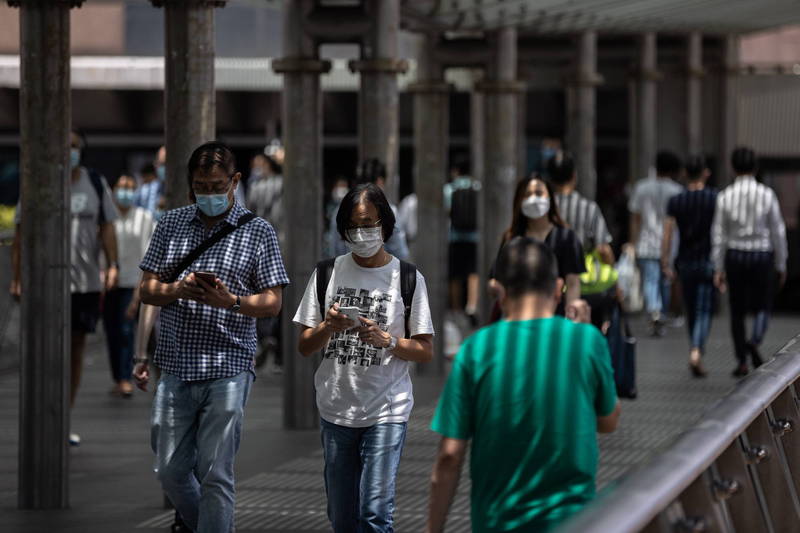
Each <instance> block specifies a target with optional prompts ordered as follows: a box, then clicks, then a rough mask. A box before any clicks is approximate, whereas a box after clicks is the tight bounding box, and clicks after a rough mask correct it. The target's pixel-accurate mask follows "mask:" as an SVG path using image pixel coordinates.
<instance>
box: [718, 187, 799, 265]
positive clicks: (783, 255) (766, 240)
mask: <svg viewBox="0 0 800 533" xmlns="http://www.w3.org/2000/svg"><path fill="white" fill-rule="evenodd" d="M711 245H712V248H711V259H712V261H713V262H714V268H715V269H716V270H718V271H722V270H724V263H725V252H726V250H740V251H745V252H769V251H771V252H774V253H775V268H776V269H777V270H778V271H779V272H785V271H786V259H787V256H788V249H787V248H788V247H787V243H786V225H785V224H784V222H783V217H782V216H781V208H780V205H779V204H778V197H777V196H776V195H775V192H774V191H773V190H772V189H770V188H769V187H767V186H766V185H763V184H761V183H758V182H757V181H756V179H755V178H754V177H753V176H740V177H738V178H737V179H736V181H735V182H733V183H732V184H731V185H729V186H728V187H726V188H725V189H724V190H723V191H722V192H721V193H719V195H718V196H717V207H716V210H715V212H714V222H713V223H712V225H711Z"/></svg>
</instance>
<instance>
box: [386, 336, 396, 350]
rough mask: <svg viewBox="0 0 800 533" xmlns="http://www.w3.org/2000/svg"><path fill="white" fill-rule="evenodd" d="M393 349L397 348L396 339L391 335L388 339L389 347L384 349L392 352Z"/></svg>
mask: <svg viewBox="0 0 800 533" xmlns="http://www.w3.org/2000/svg"><path fill="white" fill-rule="evenodd" d="M395 348H397V337H395V336H394V335H392V336H391V337H390V338H389V346H387V347H386V349H387V350H394V349H395Z"/></svg>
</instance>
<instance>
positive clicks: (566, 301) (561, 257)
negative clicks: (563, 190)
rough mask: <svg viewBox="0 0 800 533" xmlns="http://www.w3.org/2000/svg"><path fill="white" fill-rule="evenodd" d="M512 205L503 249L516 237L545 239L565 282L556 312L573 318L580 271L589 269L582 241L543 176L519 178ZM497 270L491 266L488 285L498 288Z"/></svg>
mask: <svg viewBox="0 0 800 533" xmlns="http://www.w3.org/2000/svg"><path fill="white" fill-rule="evenodd" d="M512 205H513V208H512V215H511V216H512V219H511V226H510V227H509V228H508V229H507V230H506V232H505V233H504V234H503V239H502V244H501V249H502V246H503V245H505V244H506V243H508V242H509V241H510V240H511V239H513V238H514V237H530V238H533V239H537V240H539V241H541V242H543V243H545V244H546V245H547V246H548V247H549V248H550V249H551V250H552V251H553V253H554V254H555V256H556V265H557V267H558V276H559V277H560V278H561V279H562V280H563V281H564V285H565V286H566V289H565V291H564V298H563V299H562V301H561V303H560V304H559V306H558V310H557V313H558V314H561V315H563V314H565V313H568V314H567V316H568V317H570V318H572V316H571V314H572V312H573V311H572V304H573V303H574V302H576V301H578V300H580V297H581V281H580V275H581V274H582V273H583V272H585V271H586V266H585V263H584V260H583V247H582V245H581V242H580V241H579V240H578V237H577V236H576V235H575V232H574V231H572V230H571V229H570V228H568V227H567V225H566V223H565V222H564V220H563V219H562V218H561V215H560V214H559V212H558V205H557V204H556V200H555V195H554V194H553V193H552V190H551V188H550V185H549V184H548V183H547V182H545V181H544V180H543V179H542V178H540V177H538V176H536V175H534V176H530V177H528V178H524V179H522V180H520V181H519V183H517V187H516V190H515V191H514V201H513V204H512ZM494 270H495V268H494V267H492V272H491V273H490V280H489V286H490V288H491V289H492V290H493V292H496V291H497V288H498V284H497V283H498V282H497V280H496V279H495V272H494Z"/></svg>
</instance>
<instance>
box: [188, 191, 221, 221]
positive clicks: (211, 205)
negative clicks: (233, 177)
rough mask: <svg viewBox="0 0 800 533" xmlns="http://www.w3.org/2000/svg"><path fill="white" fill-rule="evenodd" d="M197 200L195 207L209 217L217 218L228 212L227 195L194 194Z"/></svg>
mask: <svg viewBox="0 0 800 533" xmlns="http://www.w3.org/2000/svg"><path fill="white" fill-rule="evenodd" d="M194 196H195V198H197V207H198V208H199V209H200V211H202V212H203V213H205V214H206V215H207V216H210V217H218V216H219V215H221V214H222V213H224V212H225V211H227V210H228V207H230V200H228V193H227V192H226V193H223V194H195V195H194Z"/></svg>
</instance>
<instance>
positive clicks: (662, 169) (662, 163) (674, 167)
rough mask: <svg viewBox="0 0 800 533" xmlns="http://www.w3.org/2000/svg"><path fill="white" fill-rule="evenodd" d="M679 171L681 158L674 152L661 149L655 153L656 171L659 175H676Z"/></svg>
mask: <svg viewBox="0 0 800 533" xmlns="http://www.w3.org/2000/svg"><path fill="white" fill-rule="evenodd" d="M680 171H681V159H680V158H679V157H678V156H677V155H675V152H670V151H669V150H661V151H660V152H658V153H657V154H656V173H657V174H658V175H659V176H670V177H674V176H677V175H678V173H680Z"/></svg>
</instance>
